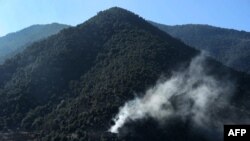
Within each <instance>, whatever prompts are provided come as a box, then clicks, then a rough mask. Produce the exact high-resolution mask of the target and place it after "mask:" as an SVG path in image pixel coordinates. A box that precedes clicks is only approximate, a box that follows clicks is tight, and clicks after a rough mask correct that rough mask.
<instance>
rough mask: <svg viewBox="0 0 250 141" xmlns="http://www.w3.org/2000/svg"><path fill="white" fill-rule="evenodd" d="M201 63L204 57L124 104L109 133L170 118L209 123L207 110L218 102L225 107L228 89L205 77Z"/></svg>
mask: <svg viewBox="0 0 250 141" xmlns="http://www.w3.org/2000/svg"><path fill="white" fill-rule="evenodd" d="M204 59H205V57H204V55H199V56H197V57H195V58H194V59H193V60H192V61H191V63H190V64H189V66H188V68H187V69H185V70H184V71H180V72H177V73H174V74H173V76H172V77H171V78H169V79H168V80H165V81H161V82H158V83H157V84H156V85H155V86H154V87H152V88H150V89H148V90H147V91H146V93H145V95H144V96H143V97H136V98H135V99H133V100H131V101H128V102H126V103H125V105H124V106H123V107H121V108H120V110H119V113H118V114H117V115H116V117H115V118H114V119H113V120H114V122H115V124H114V125H113V126H112V127H111V128H110V129H109V131H110V132H112V133H119V129H120V128H121V127H123V126H124V124H125V123H127V122H129V121H136V120H141V119H145V118H148V117H150V118H153V119H155V120H157V121H159V122H163V121H166V119H168V118H170V117H171V116H179V117H181V118H183V119H185V118H187V117H188V118H190V117H191V120H192V121H193V122H194V123H195V124H197V125H203V124H207V123H208V122H209V120H210V119H209V118H208V116H207V114H208V109H209V108H210V107H213V105H215V104H217V103H216V101H218V99H219V101H223V100H225V102H221V103H226V99H225V97H228V96H229V95H230V93H231V92H232V89H231V85H230V84H227V82H220V81H219V80H216V79H215V78H214V77H213V76H210V75H207V74H206V73H205V72H206V71H205V70H204V69H205V68H204V67H203V64H204ZM225 95H227V96H225ZM222 96H223V98H221V97H222ZM224 96H225V97H224Z"/></svg>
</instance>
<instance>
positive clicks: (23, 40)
mask: <svg viewBox="0 0 250 141" xmlns="http://www.w3.org/2000/svg"><path fill="white" fill-rule="evenodd" d="M68 27H69V26H68V25H63V24H57V23H53V24H46V25H33V26H30V27H27V28H25V29H22V30H20V31H17V32H15V33H10V34H8V35H6V36H3V37H0V63H1V64H2V63H3V62H4V61H5V60H6V59H7V58H11V57H12V56H14V55H15V54H17V53H19V52H21V51H22V50H23V49H24V48H25V47H27V46H28V45H30V44H32V43H33V42H35V41H39V40H42V39H44V38H46V37H49V36H51V35H53V34H57V33H58V32H59V31H61V30H62V29H64V28H68Z"/></svg>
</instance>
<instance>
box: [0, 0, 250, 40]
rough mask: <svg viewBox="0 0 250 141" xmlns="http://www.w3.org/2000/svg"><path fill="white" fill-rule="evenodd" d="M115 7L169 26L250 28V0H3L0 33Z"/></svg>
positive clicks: (78, 19)
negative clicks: (190, 24)
mask: <svg viewBox="0 0 250 141" xmlns="http://www.w3.org/2000/svg"><path fill="white" fill-rule="evenodd" d="M113 6H119V7H122V8H125V9H128V10H130V11H133V12H135V13H137V14H139V15H140V16H142V17H144V18H145V19H148V20H152V21H156V22H159V23H164V24H169V25H175V24H187V23H198V24H210V25H214V26H220V27H226V28H234V29H239V30H246V31H250V0H0V36H3V35H5V34H7V33H9V32H14V31H17V30H20V29H22V28H25V27H27V26H30V25H32V24H46V23H52V22H58V23H64V24H69V25H76V24H79V23H82V22H84V21H85V20H87V19H88V18H90V17H92V16H94V15H96V13H97V12H98V11H100V10H105V9H107V8H110V7H113Z"/></svg>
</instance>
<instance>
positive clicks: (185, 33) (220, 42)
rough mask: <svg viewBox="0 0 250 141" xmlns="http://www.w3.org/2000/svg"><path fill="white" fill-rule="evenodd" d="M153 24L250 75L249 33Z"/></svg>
mask: <svg viewBox="0 0 250 141" xmlns="http://www.w3.org/2000/svg"><path fill="white" fill-rule="evenodd" d="M151 23H152V24H153V25H155V26H156V27H158V28H160V29H162V30H163V31H165V32H167V33H168V34H170V35H171V36H173V37H176V38H179V39H181V40H182V41H184V42H185V43H186V44H188V45H190V46H193V47H195V48H197V49H200V50H204V51H206V52H208V53H209V55H210V56H211V57H213V58H215V59H216V60H218V61H220V62H222V63H223V64H226V65H227V66H230V67H232V68H234V69H236V70H239V71H245V72H248V73H250V55H249V54H250V33H249V32H246V31H237V30H233V29H226V28H219V27H213V26H209V25H199V24H187V25H176V26H168V25H163V24H158V23H154V22H151Z"/></svg>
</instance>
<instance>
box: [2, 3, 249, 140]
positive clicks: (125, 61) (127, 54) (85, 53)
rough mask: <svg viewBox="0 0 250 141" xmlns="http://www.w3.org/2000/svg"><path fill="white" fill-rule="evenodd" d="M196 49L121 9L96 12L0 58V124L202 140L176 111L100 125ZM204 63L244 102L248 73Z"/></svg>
mask: <svg viewBox="0 0 250 141" xmlns="http://www.w3.org/2000/svg"><path fill="white" fill-rule="evenodd" d="M198 53H199V52H198V51H197V50H196V49H193V48H191V47H189V46H187V45H185V44H184V43H182V42H180V41H179V40H177V39H175V38H173V37H171V36H169V35H168V34H166V33H165V32H163V31H161V30H159V29H158V28H155V27H154V26H152V25H151V24H149V23H148V22H147V21H145V20H144V19H142V18H141V17H139V16H137V15H135V14H133V13H131V12H129V11H127V10H124V9H121V8H116V7H115V8H111V9H108V10H106V11H102V12H99V13H98V14H97V15H96V16H94V17H93V18H91V19H89V20H88V21H86V22H84V23H83V24H80V25H78V26H76V27H71V28H68V29H65V30H63V31H62V32H60V33H59V34H57V35H53V36H51V37H49V38H47V39H45V40H43V41H40V42H36V43H34V44H32V45H31V46H29V47H27V48H26V49H25V50H24V51H23V52H22V53H21V54H18V55H16V56H15V57H14V58H12V59H10V60H8V61H7V62H5V63H4V64H3V65H2V66H0V80H1V81H0V86H1V87H0V97H1V99H0V129H1V130H2V131H6V130H7V129H12V130H16V129H18V128H19V129H20V130H24V131H31V132H33V133H34V132H35V133H38V136H37V138H39V139H41V140H44V141H49V140H52V141H57V140H91V141H105V140H108V141H112V140H113V141H114V140H128V141H135V140H136V141H148V140H149V141H150V140H152V141H153V140H154V141H160V140H166V139H168V140H175V141H178V140H180V141H181V140H184V139H186V138H187V137H188V139H189V140H192V141H196V140H197V141H198V140H204V137H203V136H202V134H200V133H196V132H189V129H190V126H189V124H188V123H185V122H183V121H180V120H179V119H174V121H173V122H171V123H172V124H171V125H169V126H167V127H166V128H165V130H161V128H158V127H157V124H156V123H155V122H154V120H151V119H148V120H146V121H145V122H144V121H141V122H140V123H138V124H137V125H136V126H135V127H134V129H135V132H134V133H131V134H130V133H129V134H128V135H124V136H117V135H115V134H111V133H108V132H107V131H108V129H109V127H110V126H111V124H112V118H113V117H114V116H115V114H116V113H117V112H118V110H119V107H120V106H122V105H123V104H124V103H125V102H126V101H127V100H130V99H133V98H134V95H135V94H137V95H143V93H144V92H145V90H146V89H147V88H148V87H150V86H153V85H154V84H155V83H156V81H157V80H158V79H159V78H160V77H161V76H162V75H164V76H165V77H166V78H169V77H170V76H171V74H172V71H173V70H176V69H177V68H179V67H180V66H181V67H183V68H186V66H187V65H188V64H189V62H190V60H191V59H192V58H193V57H194V56H196V55H197V54H198ZM205 66H206V67H207V69H208V70H210V73H214V74H215V77H220V78H222V75H221V74H226V73H229V74H231V75H232V77H233V78H234V79H235V80H237V82H238V85H237V86H236V87H237V88H236V89H237V90H236V92H237V94H238V95H237V96H235V100H234V101H233V104H232V105H236V106H238V104H239V103H240V105H241V108H242V109H244V108H245V109H247V108H249V105H247V103H248V102H249V101H248V100H249V97H248V94H249V87H248V86H250V85H249V84H250V83H249V76H248V75H245V74H242V73H238V72H235V71H233V70H231V69H229V68H227V67H225V66H223V65H221V64H220V63H218V62H215V61H213V60H211V59H208V61H207V63H205ZM214 68H216V69H214ZM242 99H245V100H244V101H242ZM237 100H238V101H237ZM239 101H240V102H239ZM6 105H7V106H6ZM177 123H181V124H177ZM143 127H147V128H143ZM140 129H142V130H140ZM170 129H173V132H171V133H170V134H166V133H168V132H169V131H170ZM177 130H181V131H183V132H178V133H177V132H175V131H177ZM156 131H159V132H156ZM176 133H177V134H176Z"/></svg>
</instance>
